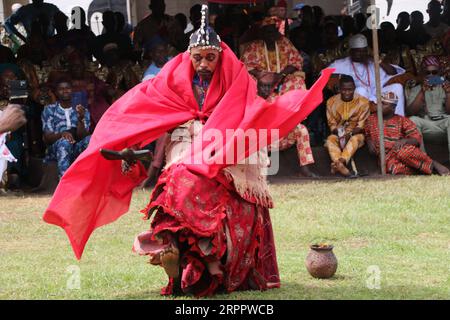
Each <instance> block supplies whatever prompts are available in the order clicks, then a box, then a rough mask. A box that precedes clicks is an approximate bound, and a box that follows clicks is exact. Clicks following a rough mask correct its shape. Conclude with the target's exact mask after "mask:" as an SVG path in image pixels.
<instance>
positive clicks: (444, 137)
mask: <svg viewBox="0 0 450 320" xmlns="http://www.w3.org/2000/svg"><path fill="white" fill-rule="evenodd" d="M421 69H422V70H421V73H422V77H423V81H422V84H419V85H417V86H415V87H414V88H412V89H411V91H410V92H409V94H407V105H408V107H407V114H408V116H410V119H411V120H412V121H413V122H414V123H415V124H416V125H417V128H418V129H419V131H420V133H421V134H422V136H423V138H424V141H425V143H424V146H423V148H425V144H428V143H431V144H436V143H437V144H441V143H448V145H449V150H450V116H449V115H450V82H449V81H448V80H447V79H446V78H445V77H444V76H443V75H442V69H443V68H442V66H441V64H440V62H439V58H438V57H436V56H426V57H424V59H423V61H422V64H421ZM449 152H450V151H449ZM449 159H450V154H449Z"/></svg>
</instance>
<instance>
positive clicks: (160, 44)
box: [142, 36, 171, 81]
mask: <svg viewBox="0 0 450 320" xmlns="http://www.w3.org/2000/svg"><path fill="white" fill-rule="evenodd" d="M145 50H146V51H147V50H148V51H149V56H150V58H151V60H152V64H151V65H150V66H149V67H148V69H147V70H146V71H145V73H144V78H143V79H142V81H146V80H149V79H153V78H154V77H156V75H157V74H158V73H159V71H161V69H162V67H164V65H165V64H166V63H167V61H169V60H170V58H171V57H170V56H169V50H168V44H167V43H166V42H165V41H164V40H163V39H161V38H160V37H159V36H155V37H154V38H153V39H152V41H150V42H149V43H148V44H147V46H146V48H145Z"/></svg>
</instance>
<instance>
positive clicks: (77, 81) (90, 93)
mask: <svg viewBox="0 0 450 320" xmlns="http://www.w3.org/2000/svg"><path fill="white" fill-rule="evenodd" d="M69 60H70V62H71V63H70V65H69V70H68V76H69V78H70V79H71V84H72V92H73V93H78V94H79V95H81V96H83V95H85V96H86V97H87V101H85V103H87V106H84V107H87V109H88V110H89V114H90V117H91V131H93V130H94V129H95V127H96V126H97V123H98V122H99V121H100V119H101V117H102V116H103V114H104V113H105V112H106V110H108V109H109V107H110V105H111V101H112V99H113V98H114V95H115V91H114V89H112V88H111V87H110V86H108V85H107V84H106V83H105V82H103V81H102V80H100V79H98V78H97V77H96V76H95V75H94V74H92V73H90V72H88V71H87V70H86V61H85V59H83V57H82V56H80V55H79V54H77V53H76V52H75V53H73V54H71V55H70V56H69Z"/></svg>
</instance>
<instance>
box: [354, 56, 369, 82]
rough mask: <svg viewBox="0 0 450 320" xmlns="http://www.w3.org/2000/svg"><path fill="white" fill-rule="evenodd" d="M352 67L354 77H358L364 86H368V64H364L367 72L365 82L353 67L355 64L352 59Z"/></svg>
mask: <svg viewBox="0 0 450 320" xmlns="http://www.w3.org/2000/svg"><path fill="white" fill-rule="evenodd" d="M352 68H353V72H354V73H355V76H356V78H358V80H359V81H360V82H361V83H362V84H363V85H364V86H366V87H370V73H369V65H366V72H367V82H364V80H363V79H361V77H360V76H359V74H358V71H357V70H356V68H355V64H354V63H353V61H352Z"/></svg>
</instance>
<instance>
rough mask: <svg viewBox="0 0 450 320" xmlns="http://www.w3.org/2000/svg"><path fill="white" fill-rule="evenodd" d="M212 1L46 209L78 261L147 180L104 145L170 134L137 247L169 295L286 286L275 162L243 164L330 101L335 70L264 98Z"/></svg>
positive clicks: (106, 125)
mask: <svg viewBox="0 0 450 320" xmlns="http://www.w3.org/2000/svg"><path fill="white" fill-rule="evenodd" d="M207 8H208V7H207V6H206V5H203V7H202V24H201V27H200V29H199V30H197V31H196V32H195V33H194V34H193V35H192V36H191V39H190V44H189V48H188V51H186V52H184V53H183V54H180V55H177V56H176V57H174V58H173V59H172V60H171V61H169V62H168V63H167V64H166V65H165V66H164V67H163V68H162V70H161V71H160V72H159V73H158V75H157V76H156V77H155V78H153V79H151V80H149V81H145V82H143V83H141V84H139V85H137V86H136V87H135V88H133V89H131V90H130V91H129V92H128V93H127V94H126V95H125V96H124V97H122V98H121V99H120V100H119V101H117V102H116V103H115V104H114V105H112V106H111V108H109V109H108V111H107V112H106V113H105V115H104V116H103V117H102V119H101V120H100V122H99V124H98V125H97V128H96V130H95V131H94V134H93V136H92V139H91V142H90V144H89V147H88V149H87V150H86V151H85V152H84V153H83V154H82V155H81V156H80V157H79V158H78V159H77V161H76V163H74V164H73V165H72V166H71V168H70V169H69V170H68V171H67V172H66V174H65V175H64V177H63V179H62V180H61V182H60V184H59V186H58V189H57V191H56V192H55V194H54V196H53V199H52V201H51V203H50V205H49V207H48V209H47V210H46V213H45V215H44V220H45V221H46V222H48V223H52V224H55V225H58V226H61V227H63V228H64V229H65V230H66V233H67V235H68V236H69V238H70V241H71V244H72V248H73V250H74V252H75V254H76V256H77V258H78V259H80V258H81V255H82V253H83V250H84V247H85V245H86V242H87V240H88V239H89V236H90V234H91V233H92V232H93V231H94V230H95V229H96V228H98V227H100V226H103V225H105V224H107V223H111V222H113V221H115V220H117V218H118V217H120V216H121V215H123V214H124V213H126V212H127V211H128V209H129V205H130V201H131V197H132V191H133V189H134V188H135V187H137V186H138V185H140V184H141V183H142V182H143V181H144V180H145V179H146V172H145V168H144V166H143V165H142V163H140V162H138V161H134V160H133V159H130V158H129V157H127V158H126V161H122V162H121V161H108V160H106V159H104V158H103V157H102V156H101V154H100V153H99V150H101V149H109V150H115V151H120V150H124V149H129V148H132V149H136V148H142V147H143V146H146V145H148V143H151V142H152V141H154V140H156V139H157V138H158V137H160V136H161V135H162V134H164V133H165V132H168V133H169V134H170V136H171V139H170V143H169V145H168V146H167V149H166V150H167V166H166V167H165V169H164V171H163V173H162V175H161V176H160V178H159V179H158V182H157V184H156V187H155V188H154V191H153V194H152V195H151V199H150V203H149V204H148V206H147V207H146V208H145V209H144V210H143V211H142V213H144V215H145V217H146V218H147V219H150V218H152V222H151V225H150V230H148V231H146V232H144V233H142V234H140V235H139V236H138V237H137V238H136V240H135V243H134V246H133V249H134V251H135V252H137V253H139V254H141V255H147V256H149V257H150V263H151V264H153V265H159V266H161V267H162V268H163V269H164V271H165V272H166V274H167V276H168V278H169V282H168V285H167V286H166V287H165V288H164V289H163V290H162V294H165V295H170V294H177V293H180V294H192V295H195V296H209V295H212V294H215V293H216V292H218V291H219V290H220V291H222V292H226V293H229V292H233V291H236V290H265V289H270V288H276V287H279V286H280V278H279V272H278V267H277V260H276V254H275V244H274V238H273V232H272V225H271V222H270V216H269V208H271V207H272V205H273V202H272V199H271V197H270V193H269V192H268V188H267V184H266V180H265V179H264V177H263V176H262V173H261V169H262V166H265V165H266V162H263V161H252V162H250V163H249V162H245V161H242V160H245V159H246V158H247V159H248V157H249V156H252V157H253V156H257V155H263V152H262V150H264V148H265V147H266V146H267V144H269V143H271V142H272V141H274V140H275V139H277V138H278V137H279V138H282V137H284V136H286V135H287V134H288V133H289V132H290V131H291V130H292V129H293V128H294V127H295V126H296V124H297V123H299V122H301V121H303V119H304V118H305V117H306V116H307V115H308V114H309V113H311V112H312V110H314V109H315V108H316V107H317V106H318V105H319V104H320V103H321V101H322V90H323V88H324V87H325V85H326V83H327V82H328V80H329V77H330V75H331V70H324V71H323V75H322V77H321V78H320V79H319V80H318V82H317V83H316V85H314V86H313V88H312V89H311V90H308V91H303V90H292V91H290V92H289V93H288V94H286V95H284V96H281V97H277V99H276V100H275V101H273V102H272V103H268V102H266V101H265V100H264V99H262V98H260V97H258V96H257V90H256V82H255V81H254V80H253V79H252V78H251V77H250V76H249V74H248V71H247V69H246V68H245V66H244V65H243V64H242V62H240V61H239V59H237V58H236V56H235V55H234V53H233V52H232V51H231V49H230V48H229V47H228V46H227V45H226V44H225V43H223V42H222V41H221V39H220V37H219V36H218V35H217V33H216V32H215V31H214V30H213V29H212V28H210V27H209V26H208V24H207V21H208V19H207V18H208V15H207ZM249 130H250V131H251V132H252V133H254V134H249V135H247V134H246V133H245V132H247V131H249ZM274 130H275V132H274ZM230 131H231V132H230ZM277 132H278V133H279V134H276V133H277ZM230 133H231V135H230ZM264 134H266V136H267V134H270V137H266V138H264V137H263V135H264ZM211 135H213V136H212V137H211ZM248 140H250V141H249V142H250V143H244V144H245V146H243V148H240V147H239V142H242V141H244V142H245V141H248ZM238 147H239V148H238ZM235 150H238V152H237V153H236V152H235ZM119 154H120V153H119ZM128 154H129V152H128ZM260 159H261V157H257V159H254V160H260ZM261 160H264V159H261ZM94 181H95V183H94ZM153 215H154V216H153ZM152 216H153V217H152ZM149 275H150V273H149ZM143 276H144V275H143ZM147 276H148V275H147Z"/></svg>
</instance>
